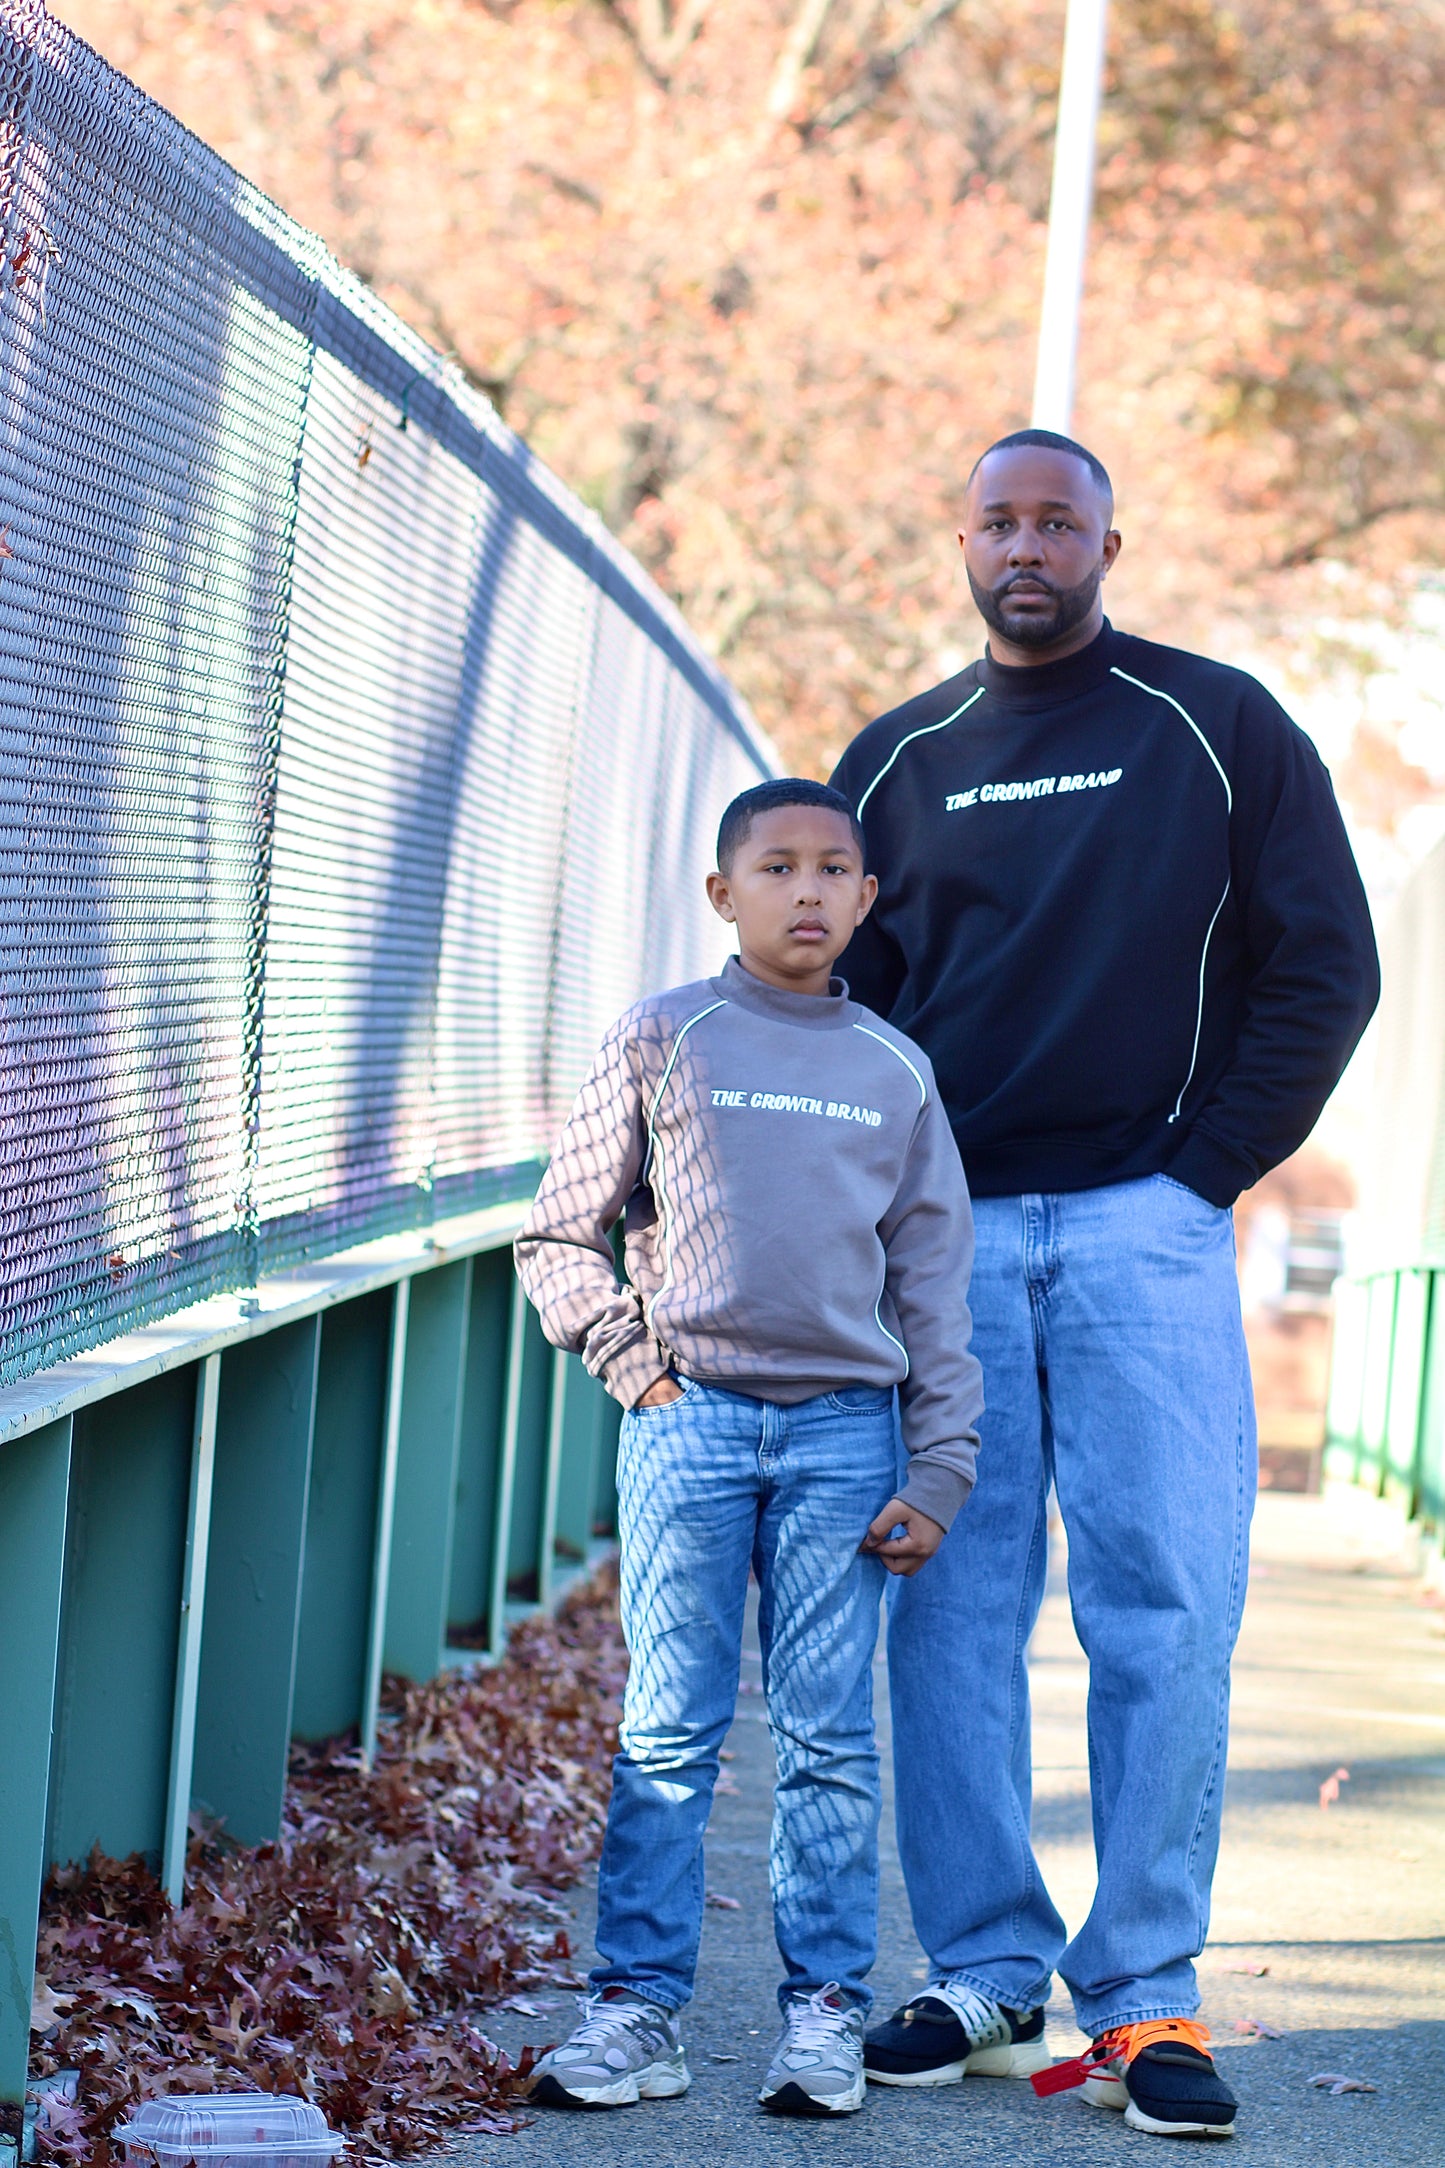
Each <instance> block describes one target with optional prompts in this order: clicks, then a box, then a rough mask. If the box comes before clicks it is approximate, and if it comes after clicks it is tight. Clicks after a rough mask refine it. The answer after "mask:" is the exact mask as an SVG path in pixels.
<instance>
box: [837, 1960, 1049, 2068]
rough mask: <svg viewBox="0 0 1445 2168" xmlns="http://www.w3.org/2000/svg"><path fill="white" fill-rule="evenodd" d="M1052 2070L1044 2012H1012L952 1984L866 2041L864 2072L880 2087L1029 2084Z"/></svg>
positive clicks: (906, 2008) (940, 1986)
mask: <svg viewBox="0 0 1445 2168" xmlns="http://www.w3.org/2000/svg"><path fill="white" fill-rule="evenodd" d="M1048 2067H1049V2051H1048V2048H1047V2047H1046V2046H1045V2044H1044V2013H1043V2009H1042V2007H1040V2008H1039V2009H1037V2010H1010V2009H1009V2008H1008V2006H1007V2005H1006V2004H1004V2003H1001V2002H994V2001H993V2000H992V1999H991V1998H990V1997H989V1996H987V1995H980V1994H979V1993H978V1992H977V1991H976V1989H974V1988H971V1987H964V1986H962V1985H960V1984H959V1983H958V1982H957V1981H952V1980H940V1981H937V1982H935V1984H934V1985H933V1986H932V1987H930V1988H928V1989H926V1990H925V1992H924V1993H923V1994H921V1995H916V1996H915V1997H914V1999H913V2001H912V2002H906V2003H905V2004H904V2005H903V2008H902V2009H901V2010H895V2011H894V2013H893V2015H892V2017H890V2018H889V2019H888V2021H887V2023H886V2024H883V2025H877V2026H875V2027H874V2029H873V2031H872V2032H870V2033H869V2034H868V2035H867V2037H866V2039H865V2040H864V2042H863V2068H864V2070H865V2071H866V2072H867V2074H868V2076H869V2078H870V2079H871V2080H872V2082H873V2083H874V2084H875V2085H957V2084H958V2082H959V2080H960V2079H961V2078H965V2077H968V2076H970V2075H972V2076H974V2077H980V2078H1026V2077H1028V2076H1030V2074H1031V2073H1032V2072H1033V2071H1035V2070H1047V2069H1048Z"/></svg>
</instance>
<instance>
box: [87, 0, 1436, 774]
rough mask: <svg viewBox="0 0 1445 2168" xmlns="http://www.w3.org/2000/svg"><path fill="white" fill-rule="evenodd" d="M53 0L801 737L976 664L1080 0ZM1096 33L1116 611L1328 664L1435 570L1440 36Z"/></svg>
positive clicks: (1169, 28)
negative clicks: (976, 611) (577, 500)
mask: <svg viewBox="0 0 1445 2168" xmlns="http://www.w3.org/2000/svg"><path fill="white" fill-rule="evenodd" d="M60 12H61V13H62V14H63V15H64V16H65V18H66V19H67V20H68V21H70V22H71V23H72V24H73V25H74V26H75V27H76V28H77V29H79V30H80V31H81V32H82V34H83V35H86V36H88V37H90V38H92V39H93V40H94V41H95V42H96V43H97V44H98V45H100V47H101V48H102V50H104V51H105V52H106V53H107V55H108V56H109V57H110V58H112V59H113V60H114V61H115V62H116V63H117V64H118V65H119V66H121V67H122V68H124V69H125V70H126V72H127V73H129V74H131V75H132V76H134V77H135V78H136V79H137V80H138V81H140V82H141V83H143V84H144V85H145V86H146V88H148V89H149V90H151V91H152V92H153V93H154V94H155V95H156V96H157V97H159V98H161V99H162V100H163V101H164V102H165V103H166V104H168V105H169V106H171V107H172V109H173V110H175V111H177V112H178V113H179V114H180V115H181V116H182V117H183V118H184V119H186V120H187V121H188V122H189V123H190V124H191V125H192V126H193V127H195V128H196V129H197V130H198V131H199V132H200V133H201V134H203V135H204V136H206V138H207V139H208V140H209V141H211V142H212V143H214V144H215V145H216V146H217V147H218V148H219V149H220V150H222V151H223V152H224V153H225V154H226V155H227V156H228V157H229V158H231V159H232V160H233V161H234V163H235V164H236V165H238V166H239V167H240V168H241V169H242V170H243V171H244V172H245V173H247V174H248V175H250V176H251V177H252V178H253V179H255V180H256V181H258V182H259V183H260V184H261V185H262V186H263V187H265V188H267V189H268V190H269V191H270V192H271V193H272V194H273V195H275V196H276V197H277V198H278V199H279V200H280V201H281V202H282V203H283V204H285V206H286V207H287V208H288V209H289V210H290V211H292V212H293V213H294V214H295V215H296V216H298V217H299V218H301V219H303V220H305V221H306V222H307V223H308V224H310V225H313V226H315V227H317V228H318V229H319V230H320V231H321V232H322V233H323V234H324V235H325V236H326V238H327V239H328V240H329V241H330V242H331V244H332V245H333V247H334V248H335V249H336V250H337V252H338V253H339V254H340V255H341V256H342V257H344V258H345V259H346V260H347V261H348V262H350V263H351V264H352V265H353V266H354V267H355V268H356V269H358V270H359V271H360V272H361V273H362V275H363V276H364V277H366V278H367V279H369V280H370V281H371V282H372V283H373V284H374V285H375V287H376V288H377V290H378V291H379V292H380V293H381V294H382V295H383V296H384V297H385V298H386V299H387V300H388V301H390V302H392V303H393V304H394V305H395V306H396V307H397V308H398V309H399V310H400V311H401V312H402V313H403V314H404V315H406V316H407V317H409V318H410V319H411V320H412V321H413V322H414V323H416V324H417V325H418V326H419V328H420V329H421V330H422V331H423V332H425V333H426V334H427V335H428V336H429V337H430V338H432V339H433V340H435V341H436V342H438V343H439V344H440V345H442V346H444V347H447V348H450V349H451V350H453V351H454V352H455V353H456V354H457V356H458V357H459V359H460V360H461V362H462V363H463V365H464V366H465V367H466V368H467V370H468V371H469V372H470V374H471V375H472V376H473V378H474V379H475V380H476V381H477V382H478V383H480V384H482V385H483V386H484V387H485V388H486V389H487V390H488V391H489V392H490V393H491V395H492V396H493V398H494V399H495V400H496V401H497V403H498V405H499V406H500V407H501V409H502V411H503V412H504V414H505V415H506V417H507V419H508V420H509V421H510V422H512V423H513V424H514V426H516V427H517V428H519V429H521V430H522V431H523V432H524V433H525V434H526V435H527V436H528V437H529V439H530V440H531V441H532V442H533V443H534V444H535V445H536V446H537V448H538V449H539V450H540V451H541V452H542V453H543V455H544V456H545V457H547V458H548V459H549V460H551V461H552V463H553V464H554V465H555V466H556V467H557V468H558V469H559V470H560V471H561V472H562V473H563V474H564V475H565V476H566V477H567V479H568V480H569V481H571V482H572V484H573V485H574V487H576V488H577V489H578V490H579V491H580V492H581V493H582V494H583V495H584V496H585V497H587V498H588V499H589V500H590V501H591V502H593V503H594V504H595V505H596V506H597V507H598V509H599V510H600V511H601V512H602V513H603V515H604V516H605V517H606V518H607V519H608V520H609V521H610V523H611V524H612V525H613V526H614V527H615V528H616V530H617V531H618V532H619V533H620V534H621V535H622V537H623V538H624V539H625V540H626V541H627V542H628V544H629V545H630V546H631V547H632V548H633V549H635V550H636V551H637V552H638V554H639V555H640V556H641V557H642V558H643V559H644V561H645V562H646V563H647V564H648V565H649V566H650V567H651V569H652V570H653V572H654V573H655V575H656V576H657V578H658V579H659V580H660V581H661V582H662V584H663V585H664V586H665V587H667V588H668V589H669V590H670V591H671V592H672V593H673V594H674V595H675V596H676V597H677V599H678V601H679V602H680V604H681V606H682V607H683V609H684V610H685V611H686V612H687V614H688V616H689V617H690V618H691V620H692V622H693V623H694V624H695V625H696V626H697V627H698V629H699V631H700V632H701V633H702V634H703V636H704V637H705V638H706V639H707V640H709V641H710V642H711V644H712V645H713V647H714V648H715V650H716V651H717V653H718V654H719V655H720V656H721V657H722V659H723V660H724V662H725V664H726V665H727V667H728V668H729V670H730V671H731V672H732V673H733V675H734V676H735V678H736V679H737V680H738V682H739V683H740V685H741V686H742V688H743V689H744V691H745V692H746V693H747V694H748V695H749V696H750V697H751V698H752V700H753V701H754V703H755V705H756V706H757V708H758V710H759V713H760V715H761V717H762V719H763V721H764V722H765V723H766V725H767V726H768V727H769V728H770V729H771V730H772V731H773V732H774V733H775V734H776V736H777V737H778V739H779V742H780V743H781V744H782V746H783V747H784V749H785V751H786V753H787V755H788V757H789V758H790V760H792V761H793V762H794V763H796V764H797V765H799V766H804V767H812V768H815V769H817V768H826V767H827V765H828V764H829V763H830V761H831V759H832V758H833V756H834V754H835V753H836V751H837V750H838V748H839V747H840V746H841V745H842V744H843V743H844V742H845V740H846V739H847V737H848V736H849V735H850V734H851V733H852V731H853V730H855V729H856V728H857V727H858V725H859V724H860V723H861V722H862V721H863V720H865V719H866V718H867V717H868V716H869V715H870V714H871V713H873V712H876V711H877V710H878V709H879V708H881V707H884V706H887V705H890V704H892V703H893V702H895V701H896V700H898V699H900V698H902V697H904V696H906V694H907V693H909V692H910V691H913V690H915V689H917V688H918V687H919V686H920V685H922V684H925V683H927V682H929V681H931V680H932V679H933V678H935V677H937V676H938V675H941V674H943V673H944V672H946V671H947V670H949V669H950V668H954V667H957V666H958V663H959V662H960V661H961V659H962V658H963V657H964V656H965V655H966V654H968V653H969V652H971V651H972V649H973V647H974V644H975V641H976V628H975V624H974V621H973V619H972V616H971V613H970V612H969V610H968V609H967V608H966V606H965V602H966V598H965V597H964V595H963V591H962V589H961V586H960V582H959V579H958V574H957V569H956V558H957V552H956V549H955V547H954V543H953V529H954V525H955V515H956V511H957V503H958V495H959V489H960V484H961V480H962V477H963V475H964V473H965V472H966V470H967V467H968V465H969V463H970V462H971V460H972V458H973V456H974V454H975V453H976V452H977V450H978V449H979V448H980V447H981V446H982V445H983V444H985V443H986V442H987V441H988V440H989V438H990V437H991V436H993V435H994V434H997V433H998V432H999V431H1001V430H1003V429H1005V428H1009V427H1014V426H1017V425H1018V424H1019V423H1021V422H1022V421H1023V420H1025V419H1026V417H1027V401H1028V395H1029V389H1030V385H1031V381H1032V371H1033V332H1034V323H1035V316H1036V308H1037V297H1038V290H1039V280H1040V273H1041V265H1042V250H1043V237H1044V216H1045V210H1046V204H1047V193H1048V182H1049V158H1050V146H1051V134H1052V123H1053V100H1054V96H1055V90H1056V79H1057V66H1058V54H1059V49H1060V39H1061V32H1062V9H1061V6H1060V5H1059V4H1058V0H1023V4H1022V5H1021V6H1020V7H1018V8H1016V9H1013V10H1010V11H1007V12H1000V11H999V10H997V9H993V8H987V7H985V6H984V5H983V4H982V0H486V4H482V0H407V4H403V0H346V4H339V0H143V4H142V0H60ZM1110 53H1111V59H1110V67H1109V78H1108V85H1107V93H1106V100H1105V108H1104V121H1103V132H1102V142H1101V166H1100V182H1099V208H1098V217H1097V220H1096V234H1095V244H1094V253H1093V258H1092V264H1091V274H1090V288H1089V294H1088V298H1087V304H1086V309H1085V321H1084V334H1083V349H1082V370H1081V382H1082V387H1083V388H1082V394H1081V399H1080V410H1079V417H1078V427H1079V429H1080V431H1081V433H1083V434H1085V435H1086V436H1087V437H1088V438H1089V439H1090V440H1091V441H1092V442H1093V443H1095V444H1096V445H1097V446H1098V448H1099V450H1100V451H1101V453H1102V454H1103V455H1104V457H1105V458H1106V459H1107V460H1108V462H1109V464H1110V465H1111V467H1113V468H1114V469H1115V471H1116V475H1117V478H1118V481H1119V484H1120V498H1121V510H1122V515H1123V520H1124V524H1125V528H1126V535H1127V542H1128V546H1127V548H1126V552H1125V556H1124V558H1123V560H1122V561H1121V565H1120V570H1119V573H1118V574H1117V575H1116V579H1115V582H1114V585H1113V587H1112V588H1111V598H1112V601H1113V604H1114V608H1115V612H1116V614H1117V615H1119V616H1120V617H1121V618H1122V619H1124V620H1126V621H1127V622H1128V623H1129V625H1130V626H1131V627H1132V628H1134V629H1137V630H1139V631H1142V632H1152V633H1154V634H1156V635H1159V636H1162V637H1165V638H1172V639H1180V640H1186V641H1188V640H1194V641H1199V642H1206V641H1207V642H1208V643H1209V644H1211V645H1212V646H1214V647H1215V648H1216V649H1218V650H1219V651H1222V652H1226V653H1229V652H1235V653H1238V652H1241V651H1242V650H1245V649H1252V648H1257V647H1259V646H1260V645H1266V646H1267V645H1269V644H1271V643H1273V645H1274V647H1275V648H1276V651H1277V652H1280V653H1284V652H1286V651H1288V652H1289V653H1290V654H1292V655H1294V656H1296V657H1299V656H1300V655H1301V654H1303V656H1304V660H1305V663H1306V665H1311V656H1313V665H1311V666H1317V667H1318V668H1320V669H1324V668H1325V667H1326V666H1327V665H1328V664H1329V662H1330V660H1331V656H1330V655H1327V654H1325V652H1324V650H1323V648H1322V646H1321V645H1320V643H1319V641H1318V640H1317V639H1316V637H1315V632H1314V628H1315V627H1316V626H1317V625H1318V623H1319V620H1320V618H1321V615H1322V613H1327V614H1328V616H1329V618H1330V620H1331V622H1332V623H1335V624H1337V623H1338V621H1339V620H1340V619H1341V618H1342V617H1343V618H1345V619H1349V618H1350V617H1352V616H1353V617H1356V618H1359V619H1361V620H1370V621H1378V620H1379V619H1381V618H1382V617H1386V618H1388V616H1389V614H1390V613H1391V612H1392V611H1396V610H1399V609H1401V608H1403V607H1404V606H1405V604H1406V602H1407V601H1408V598H1409V595H1410V593H1411V591H1412V588H1413V585H1414V583H1415V582H1416V581H1417V580H1418V578H1419V576H1420V573H1421V571H1422V569H1423V568H1428V567H1429V566H1431V565H1434V564H1437V563H1439V561H1440V558H1441V550H1442V544H1441V522H1440V519H1439V517H1438V514H1439V512H1440V510H1441V500H1442V495H1445V484H1442V480H1441V476H1442V452H1445V263H1442V255H1445V215H1442V214H1445V21H1442V19H1441V18H1440V17H1439V16H1438V14H1437V13H1436V12H1435V11H1431V10H1424V9H1420V8H1418V7H1416V6H1414V5H1412V4H1410V0H1381V4H1378V5H1369V4H1368V0H1367V4H1364V5H1361V4H1354V0H1270V4H1266V0H1243V4H1241V5H1239V6H1236V7H1235V8H1233V9H1231V10H1230V11H1227V12H1226V11H1224V10H1222V9H1220V8H1217V7H1215V6H1212V5H1210V4H1208V0H1117V4H1116V9H1115V12H1114V17H1113V25H1112V30H1111V39H1110ZM1331 652H1332V654H1333V655H1334V657H1335V659H1336V660H1338V653H1339V648H1338V640H1336V647H1335V649H1334V650H1332V651H1331ZM1385 734H1386V737H1387V738H1388V736H1389V732H1388V727H1386V733H1385ZM1380 768H1381V759H1380V757H1376V758H1375V759H1374V764H1373V771H1372V772H1373V773H1375V774H1376V776H1378V773H1379V772H1380ZM1422 783H1424V779H1422V778H1419V777H1418V774H1417V776H1416V779H1415V781H1414V782H1411V783H1409V784H1408V786H1407V787H1408V789H1411V790H1416V789H1418V788H1419V787H1421V785H1422Z"/></svg>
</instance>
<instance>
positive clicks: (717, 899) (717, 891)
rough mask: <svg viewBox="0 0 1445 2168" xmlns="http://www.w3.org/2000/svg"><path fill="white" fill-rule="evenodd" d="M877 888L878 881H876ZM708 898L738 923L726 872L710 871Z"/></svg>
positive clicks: (720, 914) (722, 915) (730, 920)
mask: <svg viewBox="0 0 1445 2168" xmlns="http://www.w3.org/2000/svg"><path fill="white" fill-rule="evenodd" d="M873 885H874V888H875V889H876V888H877V885H878V884H877V882H876V881H875V882H874V884H873ZM707 900H708V902H709V903H710V904H711V905H712V907H713V909H714V910H715V911H716V913H717V915H718V917H719V918H725V919H726V920H727V922H728V924H729V925H730V926H735V925H736V924H737V919H738V914H737V912H736V911H735V910H734V909H733V896H732V890H731V888H730V887H729V886H728V877H727V875H726V874H725V873H710V874H709V875H708V877H707Z"/></svg>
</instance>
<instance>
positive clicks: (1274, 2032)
mask: <svg viewBox="0 0 1445 2168" xmlns="http://www.w3.org/2000/svg"><path fill="white" fill-rule="evenodd" d="M1234 2030H1235V2031H1236V2032H1237V2033H1246V2034H1248V2035H1249V2037H1250V2038H1251V2039H1253V2040H1283V2039H1284V2037H1285V2035H1284V2034H1283V2033H1282V2032H1281V2031H1280V2029H1279V2027H1278V2026H1277V2025H1266V2024H1265V2022H1264V2020H1263V2018H1258V2017H1237V2018H1236V2019H1235V2021H1234Z"/></svg>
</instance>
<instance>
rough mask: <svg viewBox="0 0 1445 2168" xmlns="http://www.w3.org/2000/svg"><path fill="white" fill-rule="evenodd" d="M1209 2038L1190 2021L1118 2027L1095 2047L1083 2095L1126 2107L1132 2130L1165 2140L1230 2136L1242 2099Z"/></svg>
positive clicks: (1110, 2105) (1108, 2105) (1099, 2102)
mask: <svg viewBox="0 0 1445 2168" xmlns="http://www.w3.org/2000/svg"><path fill="white" fill-rule="evenodd" d="M1141 2034H1143V2035H1144V2036H1145V2037H1144V2039H1143V2040H1142V2041H1140V2040H1139V2036H1140V2035H1141ZM1208 2038H1209V2034H1208V2032H1207V2030H1206V2029H1205V2027H1204V2026H1203V2025H1196V2024H1195V2023H1194V2022H1193V2020H1192V2019H1190V2018H1162V2019H1159V2020H1156V2021H1155V2022H1154V2023H1152V2024H1150V2025H1148V2026H1143V2025H1120V2026H1118V2027H1116V2028H1115V2030H1114V2031H1113V2032H1108V2033H1105V2034H1104V2035H1103V2037H1102V2039H1099V2040H1096V2041H1095V2042H1094V2052H1093V2055H1092V2056H1091V2057H1090V2058H1089V2068H1090V2075H1089V2077H1088V2078H1087V2080H1086V2081H1085V2084H1084V2098H1085V2099H1086V2100H1091V2101H1092V2102H1093V2103H1094V2105H1095V2106H1096V2107H1100V2108H1122V2109H1123V2110H1124V2121H1125V2122H1126V2123H1128V2124H1129V2125H1130V2127H1131V2128H1132V2129H1134V2130H1148V2131H1153V2132H1154V2134H1155V2135H1156V2136H1157V2137H1160V2138H1229V2137H1232V2136H1233V2134H1234V2118H1235V2115H1236V2113H1237V2111H1238V2108H1239V2102H1238V2101H1237V2100H1236V2099H1235V2097H1234V2095H1233V2093H1231V2091H1230V2090H1229V2087H1228V2086H1227V2085H1226V2084H1225V2082H1224V2080H1223V2078H1222V2077H1221V2076H1220V2075H1219V2072H1218V2071H1217V2070H1216V2069H1215V2067H1214V2062H1213V2058H1212V2057H1211V2056H1210V2055H1209V2053H1208V2052H1207V2050H1206V2049H1205V2046H1204V2042H1205V2041H1206V2040H1207V2039H1208Z"/></svg>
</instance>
